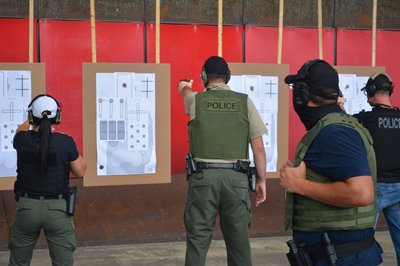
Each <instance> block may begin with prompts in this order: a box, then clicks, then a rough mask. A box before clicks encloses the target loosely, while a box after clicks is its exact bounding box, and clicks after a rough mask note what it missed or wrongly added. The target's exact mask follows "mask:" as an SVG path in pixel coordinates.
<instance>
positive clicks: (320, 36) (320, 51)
mask: <svg viewBox="0 0 400 266" xmlns="http://www.w3.org/2000/svg"><path fill="white" fill-rule="evenodd" d="M322 44H323V42H322V0H318V51H319V59H324V50H323V49H324V48H323V45H322Z"/></svg>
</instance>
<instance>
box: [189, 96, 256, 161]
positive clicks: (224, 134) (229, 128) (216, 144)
mask: <svg viewBox="0 0 400 266" xmlns="http://www.w3.org/2000/svg"><path fill="white" fill-rule="evenodd" d="M195 101H196V118H195V119H193V120H192V121H190V122H189V126H188V127H189V143H190V152H191V153H192V154H193V156H194V157H197V158H203V159H225V160H229V159H233V160H236V159H247V158H248V146H249V120H248V117H247V95H246V94H242V93H238V92H234V91H230V90H208V91H206V92H203V93H198V94H196V98H195Z"/></svg>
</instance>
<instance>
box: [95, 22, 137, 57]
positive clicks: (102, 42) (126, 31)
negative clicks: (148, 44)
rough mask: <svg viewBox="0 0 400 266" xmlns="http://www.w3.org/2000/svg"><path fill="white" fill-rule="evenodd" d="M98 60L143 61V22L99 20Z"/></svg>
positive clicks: (97, 25) (97, 24)
mask: <svg viewBox="0 0 400 266" xmlns="http://www.w3.org/2000/svg"><path fill="white" fill-rule="evenodd" d="M96 39H97V40H96V46H97V62H99V63H106V62H107V63H111V62H118V63H143V62H144V48H143V43H144V41H143V23H142V22H129V23H128V22H127V23H118V22H97V23H96Z"/></svg>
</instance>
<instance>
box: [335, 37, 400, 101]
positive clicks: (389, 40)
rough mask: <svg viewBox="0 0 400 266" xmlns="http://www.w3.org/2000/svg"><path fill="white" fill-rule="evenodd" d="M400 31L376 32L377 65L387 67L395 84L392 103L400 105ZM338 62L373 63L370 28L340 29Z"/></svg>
mask: <svg viewBox="0 0 400 266" xmlns="http://www.w3.org/2000/svg"><path fill="white" fill-rule="evenodd" d="M399 42H400V32H398V31H382V30H378V31H377V32H376V64H375V65H376V66H384V67H386V72H387V73H388V74H389V75H390V77H391V78H392V80H393V83H394V84H395V89H394V93H393V95H392V97H391V99H392V104H394V105H396V106H399V105H400V93H399V92H398V91H397V90H398V88H397V89H396V84H399V83H400V72H399V71H398V69H399V62H400V52H399V49H398V44H399ZM337 64H338V65H350V66H371V65H372V32H371V31H370V30H347V29H340V30H339V31H338V46H337Z"/></svg>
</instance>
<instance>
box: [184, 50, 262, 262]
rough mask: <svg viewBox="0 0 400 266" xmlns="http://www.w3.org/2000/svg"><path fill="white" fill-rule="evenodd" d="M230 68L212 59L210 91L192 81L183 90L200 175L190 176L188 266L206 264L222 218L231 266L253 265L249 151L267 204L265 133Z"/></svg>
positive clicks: (206, 73) (206, 74)
mask: <svg viewBox="0 0 400 266" xmlns="http://www.w3.org/2000/svg"><path fill="white" fill-rule="evenodd" d="M229 78H230V71H229V68H228V64H227V63H226V61H225V60H224V59H223V58H222V57H218V56H211V57H210V58H208V59H207V60H206V61H205V63H204V65H203V69H202V71H201V79H202V81H203V83H204V85H205V88H206V90H205V91H204V92H202V93H197V92H193V91H192V82H193V81H192V80H190V81H181V82H180V83H179V86H178V89H179V92H180V93H181V94H182V96H183V98H184V104H185V109H186V113H187V114H188V115H190V118H191V120H190V122H189V125H188V127H189V145H190V153H191V154H192V155H193V157H194V160H195V163H196V166H197V169H196V170H197V171H195V172H193V173H192V174H191V175H190V176H189V188H188V198H187V202H186V208H185V215H184V221H185V227H186V240H187V246H186V262H185V265H190V266H193V265H205V261H206V255H207V251H208V248H209V246H210V242H211V240H212V235H213V231H214V225H215V219H216V215H217V213H219V217H220V225H221V230H222V233H223V236H224V240H225V243H226V247H227V254H228V258H227V260H228V265H240V266H243V265H251V264H252V262H251V252H250V243H249V225H250V220H251V213H250V204H251V203H250V200H249V192H248V191H249V183H248V179H247V173H246V172H247V168H248V166H249V162H248V146H249V143H250V145H251V147H252V150H253V153H254V161H255V165H256V170H257V183H256V199H255V205H256V206H258V205H259V204H260V203H262V202H264V201H265V199H266V179H265V172H266V156H265V149H264V144H263V140H262V135H263V134H265V133H266V132H267V131H266V128H265V125H264V123H263V121H262V120H261V117H260V115H259V114H258V113H257V110H256V109H255V106H254V104H253V102H252V101H251V100H250V99H249V98H248V96H247V95H245V94H242V93H237V92H234V91H232V90H230V88H229V86H228V85H227V83H228V81H229Z"/></svg>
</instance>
